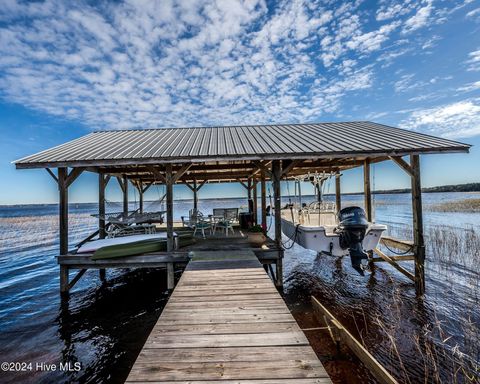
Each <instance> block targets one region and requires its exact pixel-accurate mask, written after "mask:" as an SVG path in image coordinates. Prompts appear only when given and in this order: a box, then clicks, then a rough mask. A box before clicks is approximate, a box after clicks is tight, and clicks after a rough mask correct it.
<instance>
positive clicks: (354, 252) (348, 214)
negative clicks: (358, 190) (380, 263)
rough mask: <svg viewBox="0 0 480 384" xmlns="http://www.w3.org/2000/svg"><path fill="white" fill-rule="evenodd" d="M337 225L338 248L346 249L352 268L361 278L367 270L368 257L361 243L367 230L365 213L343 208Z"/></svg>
mask: <svg viewBox="0 0 480 384" xmlns="http://www.w3.org/2000/svg"><path fill="white" fill-rule="evenodd" d="M338 221H339V223H340V224H339V225H338V227H337V232H338V233H339V234H340V239H339V243H340V247H342V249H348V251H349V252H350V259H351V260H352V267H353V268H354V269H355V270H356V271H358V273H360V274H361V275H362V276H363V275H364V274H365V273H364V270H366V269H368V255H367V253H366V252H365V251H364V250H363V246H362V241H363V239H364V237H365V232H366V231H367V228H368V220H367V218H366V215H365V211H364V210H363V209H362V208H360V207H347V208H343V209H342V210H341V211H340V212H339V213H338Z"/></svg>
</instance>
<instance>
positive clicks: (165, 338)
mask: <svg viewBox="0 0 480 384" xmlns="http://www.w3.org/2000/svg"><path fill="white" fill-rule="evenodd" d="M284 345H308V340H307V338H306V337H305V335H304V334H303V332H301V331H296V332H294V331H291V332H273V333H246V334H245V333H242V334H228V335H223V334H219V335H216V334H213V335H181V336H180V335H158V334H151V335H150V337H149V338H148V339H147V341H146V342H145V345H144V347H143V348H144V349H145V348H187V347H189V348H215V347H260V346H284Z"/></svg>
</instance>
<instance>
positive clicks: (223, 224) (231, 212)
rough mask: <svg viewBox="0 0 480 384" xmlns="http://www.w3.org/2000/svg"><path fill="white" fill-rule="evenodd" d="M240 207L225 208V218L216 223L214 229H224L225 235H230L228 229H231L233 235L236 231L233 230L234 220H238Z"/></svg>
mask: <svg viewBox="0 0 480 384" xmlns="http://www.w3.org/2000/svg"><path fill="white" fill-rule="evenodd" d="M237 212H238V209H236V208H235V209H231V208H227V209H225V210H224V216H223V219H222V220H220V221H218V222H217V223H216V224H215V228H214V231H216V230H217V228H220V229H222V230H223V229H224V230H225V236H228V231H229V230H230V231H231V232H232V235H233V234H234V233H235V232H234V230H233V222H235V221H236V220H237V216H236V214H237Z"/></svg>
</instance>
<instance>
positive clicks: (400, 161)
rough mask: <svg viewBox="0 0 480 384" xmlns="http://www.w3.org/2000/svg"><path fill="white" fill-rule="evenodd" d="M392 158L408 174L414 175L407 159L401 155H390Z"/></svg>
mask: <svg viewBox="0 0 480 384" xmlns="http://www.w3.org/2000/svg"><path fill="white" fill-rule="evenodd" d="M388 158H389V159H390V160H392V161H393V162H394V163H396V164H397V165H398V166H399V167H400V168H402V169H403V170H404V171H405V172H407V174H408V175H409V176H410V177H412V176H413V169H412V167H411V166H410V164H408V163H407V162H406V161H405V160H403V159H402V158H401V157H400V156H388Z"/></svg>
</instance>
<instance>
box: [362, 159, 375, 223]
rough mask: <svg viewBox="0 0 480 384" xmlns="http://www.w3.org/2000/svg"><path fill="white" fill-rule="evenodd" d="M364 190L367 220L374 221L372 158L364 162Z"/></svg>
mask: <svg viewBox="0 0 480 384" xmlns="http://www.w3.org/2000/svg"><path fill="white" fill-rule="evenodd" d="M363 191H364V198H365V213H366V214H367V220H368V221H370V222H372V221H373V216H372V191H371V186H370V159H368V158H367V159H365V160H364V162H363Z"/></svg>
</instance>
